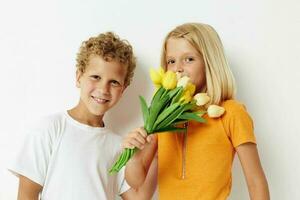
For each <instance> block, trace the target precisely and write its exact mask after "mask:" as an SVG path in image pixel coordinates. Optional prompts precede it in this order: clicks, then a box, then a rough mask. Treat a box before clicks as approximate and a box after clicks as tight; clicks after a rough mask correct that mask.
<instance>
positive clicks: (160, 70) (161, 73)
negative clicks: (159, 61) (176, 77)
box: [158, 67, 165, 77]
mask: <svg viewBox="0 0 300 200" xmlns="http://www.w3.org/2000/svg"><path fill="white" fill-rule="evenodd" d="M158 74H159V75H160V76H161V77H163V76H164V75H165V70H164V69H163V68H162V67H160V68H158Z"/></svg>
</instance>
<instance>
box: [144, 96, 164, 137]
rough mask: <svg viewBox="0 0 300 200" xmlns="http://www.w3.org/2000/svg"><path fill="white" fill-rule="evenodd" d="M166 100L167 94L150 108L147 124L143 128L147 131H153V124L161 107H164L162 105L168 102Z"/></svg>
mask: <svg viewBox="0 0 300 200" xmlns="http://www.w3.org/2000/svg"><path fill="white" fill-rule="evenodd" d="M168 101H169V96H168V95H167V96H165V97H164V98H163V99H162V100H160V101H159V102H157V103H156V104H154V105H153V106H152V107H151V108H150V114H149V120H148V121H147V124H146V126H145V129H146V131H147V132H148V133H152V132H153V126H154V123H155V121H156V118H157V116H158V114H159V113H160V111H161V109H162V108H163V107H164V105H165V104H167V103H168Z"/></svg>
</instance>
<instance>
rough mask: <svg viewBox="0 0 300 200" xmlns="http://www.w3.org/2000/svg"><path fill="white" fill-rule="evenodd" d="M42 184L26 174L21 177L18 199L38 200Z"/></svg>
mask: <svg viewBox="0 0 300 200" xmlns="http://www.w3.org/2000/svg"><path fill="white" fill-rule="evenodd" d="M42 188H43V187H42V186H41V185H39V184H37V183H35V182H33V181H32V180H30V179H28V178H27V177H25V176H22V175H20V177H19V191H18V200H38V198H39V193H40V191H41V190H42Z"/></svg>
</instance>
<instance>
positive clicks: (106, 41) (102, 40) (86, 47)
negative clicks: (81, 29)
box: [76, 32, 136, 86]
mask: <svg viewBox="0 0 300 200" xmlns="http://www.w3.org/2000/svg"><path fill="white" fill-rule="evenodd" d="M91 55H98V56H101V57H102V58H103V59H104V60H105V61H112V60H114V61H117V62H120V63H121V64H123V65H124V67H127V74H126V77H125V84H126V86H128V85H129V84H130V82H131V80H132V77H133V75H134V69H135V66H136V61H135V56H134V54H133V50H132V46H131V45H130V44H129V42H128V41H127V40H121V39H120V38H119V36H117V35H116V34H115V33H113V32H106V33H102V34H100V35H98V36H96V37H91V38H89V39H88V40H87V41H84V42H83V43H82V45H81V47H80V49H79V52H78V53H77V58H76V61H77V64H76V67H77V70H80V71H81V72H85V70H86V67H87V65H88V62H89V57H90V56H91Z"/></svg>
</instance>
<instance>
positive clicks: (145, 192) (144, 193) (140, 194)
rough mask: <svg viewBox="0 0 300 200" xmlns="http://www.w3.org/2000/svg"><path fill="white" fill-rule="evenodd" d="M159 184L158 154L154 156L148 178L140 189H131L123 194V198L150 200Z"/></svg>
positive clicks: (125, 199)
mask: <svg viewBox="0 0 300 200" xmlns="http://www.w3.org/2000/svg"><path fill="white" fill-rule="evenodd" d="M156 185H157V156H155V157H154V159H153V161H152V163H151V166H150V168H149V171H148V174H147V177H146V180H145V181H144V183H143V184H142V185H141V186H140V187H139V188H138V189H133V188H131V189H129V190H128V191H126V192H124V193H123V194H121V197H122V199H123V200H150V199H151V198H152V196H153V194H154V192H155V189H156Z"/></svg>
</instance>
